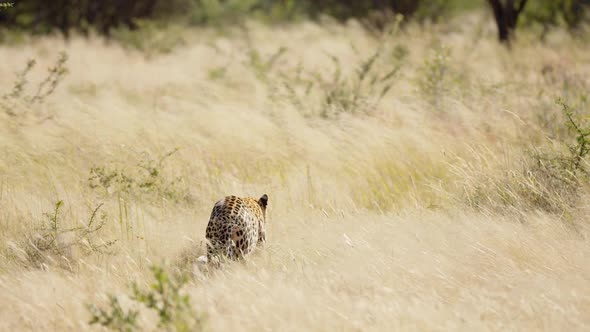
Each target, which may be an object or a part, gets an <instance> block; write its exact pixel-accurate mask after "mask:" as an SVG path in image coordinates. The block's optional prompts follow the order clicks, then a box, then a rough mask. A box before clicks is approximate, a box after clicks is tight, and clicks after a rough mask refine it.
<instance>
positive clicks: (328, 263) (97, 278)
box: [0, 13, 590, 331]
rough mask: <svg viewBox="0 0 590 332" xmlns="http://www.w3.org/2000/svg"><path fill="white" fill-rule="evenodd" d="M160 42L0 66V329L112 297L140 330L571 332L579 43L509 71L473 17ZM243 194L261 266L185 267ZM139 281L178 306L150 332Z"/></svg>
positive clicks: (582, 195)
mask: <svg viewBox="0 0 590 332" xmlns="http://www.w3.org/2000/svg"><path fill="white" fill-rule="evenodd" d="M161 33H162V34H163V35H162V36H159V35H150V36H148V37H149V38H148V37H145V39H146V40H148V41H149V42H150V43H151V44H147V46H145V45H144V47H146V48H147V50H149V51H150V52H148V53H146V52H141V51H137V50H134V49H127V48H124V47H123V46H121V44H118V43H104V42H103V41H102V40H101V39H99V38H96V37H92V38H90V39H82V38H77V37H74V38H73V39H72V40H71V41H70V42H67V43H66V42H64V41H63V40H60V39H58V38H54V37H43V38H40V39H34V40H29V41H26V42H25V43H23V44H17V45H12V46H8V45H3V46H1V47H0V59H2V61H0V92H2V94H3V95H4V97H2V99H1V100H0V106H1V108H0V143H1V144H0V156H1V157H0V294H1V296H0V330H3V331H29V330H31V331H43V330H44V331H81V330H105V329H106V327H101V326H100V324H93V325H89V321H90V320H91V318H92V315H91V310H90V309H89V308H88V305H89V304H94V305H95V306H96V308H102V309H103V310H105V312H106V313H107V314H108V313H109V312H110V309H109V308H115V307H116V306H115V305H114V304H113V303H110V302H109V299H108V295H109V294H113V295H115V296H116V299H117V302H116V303H119V304H120V306H121V307H122V309H121V312H122V314H121V312H119V313H120V314H121V315H120V316H121V317H118V318H117V319H118V321H117V324H119V327H125V326H124V324H123V323H122V321H123V320H124V318H125V317H124V316H125V313H126V312H127V311H128V310H137V311H138V312H139V314H138V316H137V317H136V322H135V323H134V324H135V325H136V326H137V327H138V329H139V330H157V329H164V328H166V326H172V325H174V324H176V326H177V327H179V328H180V327H182V326H181V325H182V322H185V321H187V318H186V317H185V318H183V319H184V320H182V319H181V318H178V317H181V315H180V314H177V312H181V311H182V312H185V314H186V312H188V313H189V314H188V316H190V317H191V318H193V320H194V321H193V322H192V323H194V324H196V325H192V327H191V329H192V330H197V329H201V328H202V329H205V330H211V331H229V330H238V331H290V330H292V331H336V330H344V331H352V330H355V331H357V330H362V331H376V330H387V331H391V330H418V331H443V330H446V331H448V330H452V331H456V330H466V331H473V330H484V331H485V330H495V331H498V330H502V331H505V330H508V331H510V330H519V331H534V330H547V331H583V330H586V331H587V330H589V329H590V260H589V257H590V242H589V241H590V240H589V238H588V237H589V236H590V233H589V231H590V227H589V226H590V219H589V213H588V212H589V210H590V205H589V203H588V202H589V201H590V200H589V199H588V192H589V191H588V178H587V177H586V176H585V175H584V170H585V169H586V167H587V166H588V162H587V158H586V159H584V158H577V159H576V155H575V154H572V152H571V151H569V150H568V149H567V147H566V144H573V145H574V146H575V144H576V140H575V137H576V133H575V132H572V130H571V129H568V126H567V123H568V120H567V117H566V116H565V113H564V112H563V109H562V108H563V107H564V106H560V105H559V104H557V103H556V102H555V101H556V98H558V97H561V98H563V100H564V101H565V102H566V103H567V105H569V106H567V107H569V108H568V109H571V110H572V112H573V116H574V118H575V120H574V121H576V122H577V123H578V124H579V125H580V126H583V125H586V124H585V121H587V120H588V114H589V111H590V108H589V107H588V104H587V94H588V92H589V91H590V90H589V89H588V88H589V86H590V81H589V79H588V78H589V77H590V43H587V42H585V41H584V40H583V39H579V38H573V37H572V36H570V35H568V34H566V33H564V32H563V31H554V32H552V33H551V34H550V35H549V36H548V37H547V39H546V40H545V41H544V42H541V41H539V39H538V38H537V36H536V35H535V34H534V32H531V31H526V30H523V31H521V33H520V34H519V39H518V40H517V41H515V43H514V44H513V47H512V49H511V50H507V49H506V48H504V47H501V46H499V45H498V44H497V42H496V40H495V31H494V26H493V24H492V21H491V19H490V17H489V16H484V15H483V13H482V14H481V15H472V16H469V17H466V18H465V19H461V20H456V21H452V22H446V23H441V24H439V25H433V26H425V27H419V26H416V25H413V24H410V25H408V26H407V27H406V29H405V30H404V31H399V30H397V29H395V27H394V28H392V29H391V31H390V33H389V34H384V35H376V34H371V33H368V32H366V31H364V30H363V29H361V28H360V27H359V26H358V25H357V24H354V23H351V24H348V25H336V24H332V23H329V22H328V23H326V24H324V25H318V24H312V23H297V24H295V25H292V26H283V27H268V26H263V25H260V24H257V23H254V22H250V23H248V24H247V25H246V26H245V27H244V28H243V29H233V30H232V29H230V30H225V31H218V30H213V29H199V30H197V29H195V30H188V31H179V30H174V29H170V30H166V31H162V32H161ZM129 38H130V37H129ZM141 38H143V36H141ZM141 38H140V40H141ZM175 41H182V42H181V43H179V44H178V45H172V46H174V47H171V48H170V49H168V46H170V45H162V44H163V43H174V42H175ZM146 43H147V42H146ZM154 50H156V51H157V50H163V51H167V52H164V53H158V52H155V51H154ZM60 51H65V52H66V54H67V56H68V58H67V60H66V59H64V61H63V63H61V64H60V63H59V60H58V59H59V52H60ZM152 51H154V52H152ZM28 59H35V60H36V64H35V65H34V66H32V67H31V68H30V70H29V71H28V72H27V73H25V74H24V75H22V76H23V77H25V78H26V81H27V83H26V84H24V85H21V84H18V83H19V82H24V80H22V79H19V78H18V76H16V75H15V72H21V73H23V70H24V69H25V68H26V66H27V60H28ZM51 66H57V67H56V70H54V72H53V74H49V73H48V72H47V70H46V69H47V68H48V67H51ZM62 69H67V75H62V74H63V72H62ZM47 77H49V80H48V81H47V83H46V84H44V85H42V86H41V89H40V90H41V92H40V93H39V91H38V90H39V85H40V84H41V82H43V81H44V79H45V78H47ZM54 86H55V89H54V90H53V91H52V89H53V87H54ZM46 92H47V93H46ZM35 96H36V97H35ZM570 162H571V163H570ZM572 165H573V166H572ZM264 193H266V194H268V196H269V210H268V213H267V218H268V221H267V222H268V225H267V233H268V244H267V246H266V247H265V248H264V249H263V250H258V251H256V253H255V254H254V255H253V256H252V257H251V259H249V260H248V261H246V262H243V263H233V264H225V265H224V267H223V268H222V269H221V270H218V271H207V270H204V269H202V268H201V267H200V266H199V265H198V264H197V263H195V262H194V258H195V257H197V256H198V255H200V254H202V253H203V242H202V241H203V240H204V234H205V227H206V225H207V221H208V217H209V214H210V212H211V208H212V207H213V204H214V203H215V201H216V200H218V199H220V198H222V197H223V196H225V195H228V194H234V195H240V196H252V197H259V196H260V195H262V194H264ZM153 264H155V265H157V266H161V267H164V270H165V273H166V276H168V277H169V278H170V280H177V279H176V278H177V277H178V276H188V280H187V281H186V284H184V286H183V287H182V288H181V289H180V290H179V292H180V294H185V295H188V296H189V303H190V304H191V308H190V309H186V308H184V307H183V305H182V304H179V303H180V302H182V299H180V298H175V297H174V293H171V294H172V295H170V294H169V295H168V296H169V297H170V298H173V299H171V301H172V302H171V303H173V305H176V307H174V308H175V309H174V310H176V311H174V314H173V315H172V316H174V317H173V318H172V319H171V321H172V323H170V324H168V325H166V324H164V325H161V326H159V327H158V325H157V324H158V321H159V317H158V315H157V314H155V313H154V312H155V311H154V310H152V309H149V308H148V307H146V305H145V304H142V303H140V302H138V301H136V300H133V298H132V296H131V295H133V293H132V290H131V286H130V285H131V283H133V282H136V283H137V285H138V287H139V289H144V290H145V289H147V287H148V284H150V283H152V282H153V280H154V275H153V274H152V273H151V271H150V266H152V265H153ZM178 278H179V277H178ZM183 308H184V309H183ZM183 310H184V311H183ZM115 311H116V310H115ZM177 316H178V317H177ZM188 320H190V319H188ZM196 320H199V321H198V322H197V323H195V321H196ZM178 321H181V323H178ZM103 323H104V322H103ZM114 324H115V323H113V325H111V327H116V326H115V325H114ZM105 325H108V324H107V323H105ZM130 325H131V323H129V325H128V326H130Z"/></svg>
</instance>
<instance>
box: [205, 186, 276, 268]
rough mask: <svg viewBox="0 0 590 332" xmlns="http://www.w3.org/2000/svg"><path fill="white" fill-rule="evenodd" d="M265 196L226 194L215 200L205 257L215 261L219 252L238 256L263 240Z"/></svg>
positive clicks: (243, 255) (207, 234) (228, 256)
mask: <svg viewBox="0 0 590 332" xmlns="http://www.w3.org/2000/svg"><path fill="white" fill-rule="evenodd" d="M267 203H268V196H267V195H266V194H265V195H262V197H260V198H259V199H258V200H257V199H254V198H250V197H236V196H227V197H225V198H224V199H222V200H220V201H218V202H217V203H215V206H213V211H212V212H211V217H210V218H209V223H208V224H207V230H206V235H205V236H206V238H207V240H208V244H207V261H209V262H214V261H216V262H218V261H219V258H220V256H225V257H227V258H230V259H234V260H237V259H240V258H243V257H245V256H247V255H249V254H250V253H251V252H252V251H253V250H254V248H256V246H257V245H261V244H263V243H264V242H265V241H266V230H265V223H266V205H267Z"/></svg>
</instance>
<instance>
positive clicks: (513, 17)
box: [488, 0, 527, 44]
mask: <svg viewBox="0 0 590 332" xmlns="http://www.w3.org/2000/svg"><path fill="white" fill-rule="evenodd" d="M516 2H517V3H516V5H515V0H505V1H501V0H488V3H489V4H490V6H491V7H492V11H493V12H494V19H495V20H496V26H497V27H498V40H500V42H502V43H506V44H509V43H510V40H511V38H512V35H513V33H514V30H515V29H516V23H518V16H519V15H520V13H521V12H522V10H523V9H524V6H525V5H526V3H527V0H516Z"/></svg>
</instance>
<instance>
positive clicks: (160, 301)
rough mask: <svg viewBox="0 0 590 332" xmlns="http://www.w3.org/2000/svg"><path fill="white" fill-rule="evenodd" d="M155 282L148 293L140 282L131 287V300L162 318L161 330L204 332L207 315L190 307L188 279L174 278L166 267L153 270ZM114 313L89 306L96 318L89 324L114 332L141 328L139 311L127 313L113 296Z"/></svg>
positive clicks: (159, 321)
mask: <svg viewBox="0 0 590 332" xmlns="http://www.w3.org/2000/svg"><path fill="white" fill-rule="evenodd" d="M150 270H151V272H152V275H153V277H154V279H155V281H154V282H153V283H152V284H150V286H149V288H148V289H147V290H143V289H142V287H140V286H139V285H138V284H137V283H135V282H134V283H132V284H131V291H132V292H131V293H132V294H131V296H130V297H131V299H132V300H134V301H136V302H137V304H142V305H144V306H145V307H146V308H148V309H150V310H152V311H154V312H155V313H156V314H157V316H158V328H159V329H161V330H165V331H202V330H204V328H205V322H206V316H205V315H204V314H202V313H198V312H195V311H194V310H193V308H192V306H191V304H190V297H189V296H188V295H183V294H182V293H181V289H182V287H183V286H184V285H185V284H186V283H187V281H188V279H187V278H186V277H184V276H181V277H174V276H172V275H171V274H169V273H167V272H166V271H165V270H164V269H163V268H162V267H160V266H157V265H153V266H151V267H150ZM109 305H110V308H109V309H110V310H108V309H107V310H105V309H100V308H98V307H97V306H95V305H94V304H89V305H88V309H89V311H90V313H91V315H92V318H91V320H90V322H89V324H91V325H92V324H100V325H102V326H104V327H107V328H109V329H111V330H118V331H134V330H140V328H139V327H138V326H137V317H138V315H139V312H138V311H137V310H129V311H127V312H125V311H124V310H123V309H122V308H121V306H120V304H119V301H118V300H117V299H116V297H114V296H113V295H109Z"/></svg>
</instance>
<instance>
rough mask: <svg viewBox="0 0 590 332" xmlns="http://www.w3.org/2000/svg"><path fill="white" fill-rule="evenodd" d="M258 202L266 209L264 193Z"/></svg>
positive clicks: (266, 199) (266, 201) (266, 198)
mask: <svg viewBox="0 0 590 332" xmlns="http://www.w3.org/2000/svg"><path fill="white" fill-rule="evenodd" d="M258 204H260V206H262V208H263V209H266V205H267V204H268V196H267V195H266V194H264V195H262V197H260V199H259V200H258Z"/></svg>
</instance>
